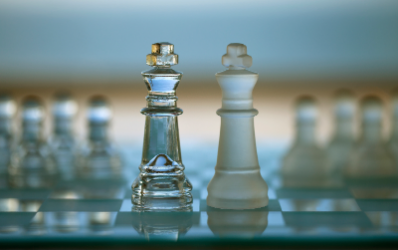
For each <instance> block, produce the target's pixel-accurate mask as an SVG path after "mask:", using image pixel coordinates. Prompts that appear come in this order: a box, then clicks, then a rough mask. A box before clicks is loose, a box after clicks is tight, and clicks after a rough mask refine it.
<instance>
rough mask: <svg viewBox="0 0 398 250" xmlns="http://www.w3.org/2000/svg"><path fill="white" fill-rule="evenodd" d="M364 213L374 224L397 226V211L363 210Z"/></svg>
mask: <svg viewBox="0 0 398 250" xmlns="http://www.w3.org/2000/svg"><path fill="white" fill-rule="evenodd" d="M365 214H366V215H367V216H368V218H369V219H370V221H371V222H372V223H373V225H375V226H381V227H391V226H392V227H397V226H398V212H365Z"/></svg>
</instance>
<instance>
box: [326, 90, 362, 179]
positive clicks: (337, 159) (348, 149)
mask: <svg viewBox="0 0 398 250" xmlns="http://www.w3.org/2000/svg"><path fill="white" fill-rule="evenodd" d="M355 112H356V107H355V98H354V96H353V94H352V93H351V92H350V91H348V90H341V91H339V92H337V94H336V96H335V104H334V133H333V136H332V139H331V140H330V142H329V145H328V147H327V158H328V159H327V169H328V172H329V173H331V174H336V175H341V174H342V173H343V168H345V167H347V165H348V163H349V160H350V156H351V153H352V150H353V149H354V145H355V135H354V119H355Z"/></svg>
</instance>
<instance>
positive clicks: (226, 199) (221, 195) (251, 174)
mask: <svg viewBox="0 0 398 250" xmlns="http://www.w3.org/2000/svg"><path fill="white" fill-rule="evenodd" d="M233 172H235V173H233ZM207 190H208V193H209V195H208V196H207V205H209V206H211V207H215V208H222V209H254V208H260V207H265V206H267V205H268V192H267V191H268V186H267V183H266V182H265V181H264V179H263V178H262V177H261V174H260V171H258V170H257V171H240V173H236V171H216V174H215V175H214V177H213V179H212V180H211V182H210V183H209V186H208V188H207Z"/></svg>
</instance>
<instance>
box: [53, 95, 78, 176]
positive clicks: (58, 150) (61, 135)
mask: <svg viewBox="0 0 398 250" xmlns="http://www.w3.org/2000/svg"><path fill="white" fill-rule="evenodd" d="M76 112H77V104H76V102H75V101H74V100H73V99H72V97H71V96H70V95H69V94H67V93H58V94H56V95H55V99H54V102H53V106H52V115H53V135H52V137H51V139H50V146H51V149H52V151H53V154H54V158H55V160H56V164H57V168H58V170H59V171H60V173H61V175H62V177H63V178H67V179H68V178H71V177H72V176H73V172H74V168H75V165H76V160H77V159H76V158H77V153H78V149H77V143H76V141H75V137H74V133H73V120H74V117H75V115H76Z"/></svg>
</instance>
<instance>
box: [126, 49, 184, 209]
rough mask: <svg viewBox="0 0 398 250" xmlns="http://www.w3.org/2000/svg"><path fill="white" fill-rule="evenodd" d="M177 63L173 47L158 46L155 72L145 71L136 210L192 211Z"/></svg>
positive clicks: (149, 61) (134, 196)
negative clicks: (182, 140)
mask: <svg viewBox="0 0 398 250" xmlns="http://www.w3.org/2000/svg"><path fill="white" fill-rule="evenodd" d="M177 63H178V57H177V55H176V54H174V46H173V45H172V44H170V43H155V44H153V45H152V54H149V55H148V56H147V64H148V65H149V66H153V67H154V68H153V69H152V70H148V71H144V72H142V76H143V78H144V81H145V84H146V86H147V88H148V96H147V97H146V100H147V107H146V108H143V109H142V110H141V113H142V114H144V115H145V116H146V118H145V132H144V144H143V151H142V161H141V165H140V167H139V168H140V174H139V176H138V177H137V179H136V180H135V181H134V182H133V184H132V186H131V188H132V190H133V194H132V197H131V200H132V203H133V204H134V209H138V210H156V209H171V210H185V209H190V207H191V203H192V195H191V190H192V185H191V183H190V182H189V181H188V179H187V178H186V177H185V174H184V165H183V164H182V160H181V151H180V139H179V132H178V120H177V116H178V115H180V114H182V110H181V109H179V108H178V107H177V96H176V88H177V86H178V84H179V82H180V80H181V77H182V73H181V72H178V71H175V70H173V69H171V68H170V67H171V66H172V65H176V64H177Z"/></svg>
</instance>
